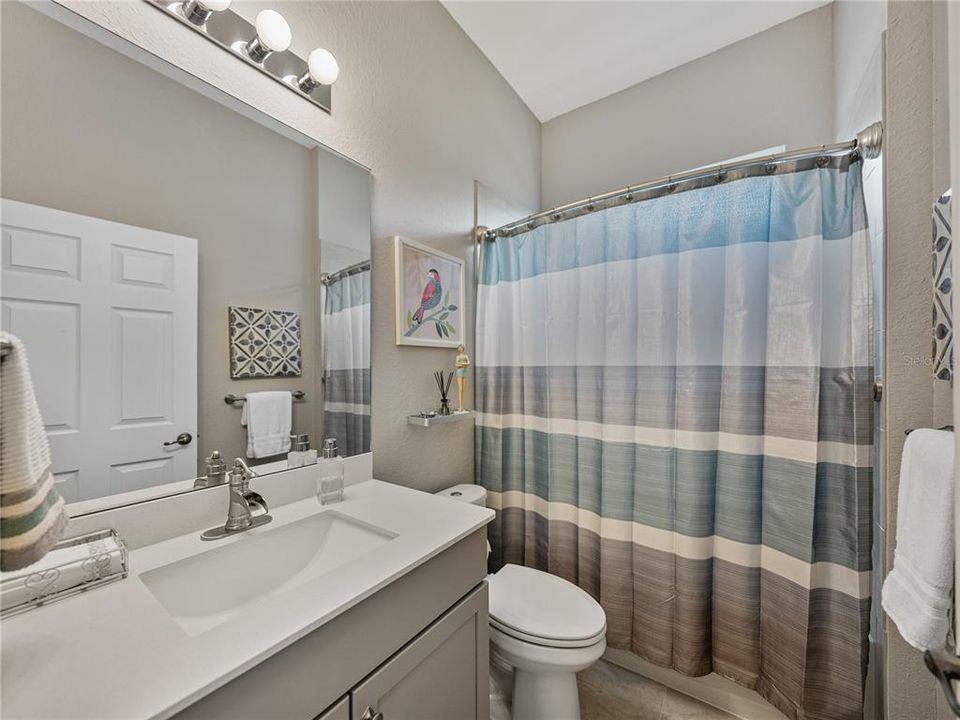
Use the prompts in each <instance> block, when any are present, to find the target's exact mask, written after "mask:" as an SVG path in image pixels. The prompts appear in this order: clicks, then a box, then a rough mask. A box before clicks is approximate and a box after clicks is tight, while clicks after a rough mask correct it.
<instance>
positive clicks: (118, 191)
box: [0, 2, 370, 514]
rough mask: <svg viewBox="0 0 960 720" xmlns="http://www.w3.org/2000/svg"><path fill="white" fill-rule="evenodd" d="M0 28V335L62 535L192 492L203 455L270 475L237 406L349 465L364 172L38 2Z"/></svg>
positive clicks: (358, 380) (17, 9) (356, 388)
mask: <svg viewBox="0 0 960 720" xmlns="http://www.w3.org/2000/svg"><path fill="white" fill-rule="evenodd" d="M38 7H39V8H40V9H39V10H38V9H37V8H38ZM0 12H2V18H0V24H2V45H0V47H2V61H0V72H2V77H0V81H2V84H3V88H4V98H5V102H4V103H3V107H2V136H0V143H2V147H3V155H2V166H0V192H2V216H0V224H2V276H0V299H2V317H0V323H2V327H3V329H4V330H6V331H8V332H10V333H12V334H13V335H15V336H17V337H18V338H20V339H21V340H22V341H23V343H24V344H25V346H26V348H27V352H28V356H29V360H30V365H31V370H32V376H33V382H34V386H35V389H36V393H37V397H38V401H39V404H40V409H41V413H42V415H43V418H44V423H45V425H46V428H47V432H48V437H49V439H50V445H51V451H52V455H53V464H54V467H53V471H54V475H55V478H56V481H57V487H58V489H59V490H60V492H61V494H62V495H63V496H64V497H65V498H66V500H67V502H68V503H71V504H72V506H71V509H70V511H71V514H79V513H82V512H87V511H91V510H95V509H99V508H102V507H108V506H111V505H116V504H121V503H126V502H132V501H137V500H141V499H144V498H147V497H154V496H157V495H162V494H168V493H171V492H181V491H186V490H189V489H193V488H194V487H195V486H196V487H202V486H203V485H204V483H203V482H202V481H200V482H197V478H202V476H204V475H205V473H206V468H207V465H206V463H205V459H206V458H208V457H210V456H211V454H212V453H213V452H214V451H217V452H219V454H220V455H221V456H222V458H223V459H224V460H225V461H226V462H227V463H230V462H231V461H232V460H233V458H235V457H242V458H246V459H247V461H248V462H249V464H250V465H251V466H252V467H253V469H254V470H255V471H256V472H258V473H266V472H274V471H279V470H285V469H287V467H288V459H287V454H286V451H285V450H282V449H281V451H280V452H275V453H269V452H268V451H269V450H274V449H276V447H275V446H274V445H270V443H267V444H266V445H264V447H263V452H257V451H255V450H254V451H252V448H251V445H253V444H255V443H254V438H251V437H250V434H252V433H248V430H249V427H250V423H248V425H247V427H244V426H243V425H241V417H242V416H244V415H245V410H244V408H245V405H246V403H245V399H246V398H247V397H248V396H249V395H250V394H251V393H257V392H261V391H280V392H289V393H291V405H290V407H291V408H292V412H291V415H292V421H291V427H290V432H291V434H294V435H309V436H310V441H311V443H312V447H313V448H314V449H317V448H319V447H321V445H322V441H323V439H324V438H329V437H333V438H336V439H337V443H338V446H339V449H340V454H341V455H349V454H356V453H363V452H367V451H369V450H370V441H369V437H370V432H369V424H370V420H369V416H370V174H369V171H368V170H367V169H366V168H363V167H361V166H359V165H357V164H356V163H353V162H351V161H350V160H348V159H345V158H343V157H342V156H339V155H337V154H335V153H333V152H331V151H329V150H328V149H326V148H324V147H322V146H319V145H318V144H317V143H316V142H315V141H312V140H311V139H309V138H307V137H305V136H299V135H298V134H297V133H295V132H294V131H292V130H289V129H287V130H286V131H285V132H277V131H276V130H275V128H276V126H277V123H276V121H275V120H272V119H269V118H266V117H264V118H263V119H262V121H258V119H257V116H256V111H254V110H253V109H252V108H249V109H247V111H246V112H243V113H239V112H237V111H236V110H235V109H234V108H231V107H230V106H229V103H225V102H221V101H220V99H221V98H219V97H218V93H219V91H217V90H215V89H214V88H206V91H205V90H204V86H203V84H202V83H200V82H199V81H197V80H196V79H195V78H186V77H178V74H179V73H182V71H180V70H178V69H176V68H173V67H172V66H169V67H162V65H163V63H162V61H158V60H157V59H156V58H154V57H153V56H149V57H147V56H144V57H138V52H142V51H140V50H139V49H136V48H133V47H132V46H131V47H130V48H124V51H123V52H118V50H116V49H114V48H112V47H108V46H107V45H106V44H103V43H101V42H100V39H102V38H98V36H97V32H104V31H102V30H101V29H99V28H96V29H94V28H95V26H91V27H90V28H89V31H87V30H86V29H84V28H83V26H82V25H83V23H84V22H86V21H83V20H80V19H78V18H73V17H71V18H70V23H69V25H72V27H71V26H69V25H68V24H67V23H66V22H65V21H64V20H65V17H64V14H69V15H72V14H71V13H69V11H68V10H65V9H63V8H60V7H59V6H56V5H54V4H53V3H44V4H42V5H39V6H38V5H33V4H31V5H26V4H23V3H20V2H3V3H0ZM77 23H79V24H80V28H81V29H84V32H80V31H78V29H76V27H77ZM116 42H118V39H117V38H112V43H114V44H115V43H116ZM148 60H149V62H148ZM158 64H159V65H160V66H161V67H158ZM160 70H163V72H161V71H160ZM181 80H182V82H181ZM188 80H189V82H188ZM198 88H199V89H198ZM18 98H20V100H18ZM317 112H320V111H319V110H318V111H317ZM321 328H322V332H321ZM260 397H261V398H262V397H263V396H260ZM231 399H232V400H231ZM253 404H254V405H257V404H258V403H256V402H255V403H253ZM281 405H282V403H281ZM264 407H266V410H264ZM273 410H275V408H273V409H272V410H271V408H270V407H269V405H267V406H263V405H261V406H260V408H259V409H257V410H256V412H257V413H258V414H257V421H256V422H255V423H254V424H257V423H259V426H260V427H263V422H265V421H264V420H263V419H262V418H263V417H265V416H264V415H263V413H264V412H270V411H273ZM280 412H281V413H282V412H283V409H282V408H281V410H280ZM288 412H290V411H288ZM280 424H281V425H282V424H283V423H282V421H281V423H280ZM292 449H295V448H292Z"/></svg>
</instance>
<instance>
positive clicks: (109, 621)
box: [2, 469, 493, 720]
mask: <svg viewBox="0 0 960 720" xmlns="http://www.w3.org/2000/svg"><path fill="white" fill-rule="evenodd" d="M310 473H311V470H310V469H304V470H302V471H300V472H296V473H295V472H291V473H283V474H280V475H277V476H272V477H270V478H259V479H255V481H254V486H255V487H257V482H256V481H257V480H259V481H260V485H259V487H258V490H259V491H260V492H262V493H263V495H264V496H265V497H267V498H269V497H270V486H279V485H280V483H282V482H283V478H284V476H292V477H293V479H292V480H290V482H291V483H292V484H294V485H296V484H297V482H300V484H301V485H302V486H303V487H306V486H307V485H308V484H309V483H308V482H306V480H310V478H308V476H309V475H310ZM298 478H299V480H298ZM222 490H225V488H213V489H211V490H209V491H206V492H205V493H203V494H204V495H206V494H207V492H209V493H211V494H212V495H217V496H219V495H222V494H223V493H221V492H220V491H222ZM192 495H193V498H194V499H195V498H196V494H192ZM218 499H224V498H218ZM175 500H177V499H176V498H170V499H166V500H159V501H156V503H164V502H166V503H170V502H172V501H175ZM224 501H225V500H224ZM179 502H183V499H180V500H179ZM220 507H221V509H223V508H224V507H225V506H220ZM168 509H169V508H168ZM118 512H120V511H118ZM140 512H142V510H141V511H140ZM271 514H272V516H273V521H272V522H271V523H270V524H268V525H265V526H261V527H257V528H254V529H252V530H249V531H247V532H244V533H240V534H238V535H236V536H232V537H228V538H226V539H224V540H219V541H215V542H203V541H201V540H200V535H199V532H196V531H191V532H189V533H184V534H181V535H178V536H176V537H170V538H168V539H164V540H161V541H160V542H154V543H152V544H147V545H144V546H143V547H135V548H133V549H132V550H131V552H130V566H131V574H130V576H129V577H128V578H126V579H125V580H122V581H119V582H117V583H114V584H113V585H110V586H106V587H102V588H98V589H96V590H93V591H91V592H88V593H85V594H83V595H80V596H77V597H74V598H69V599H67V600H64V601H62V602H57V603H54V604H51V605H49V606H47V607H42V608H39V609H37V610H33V611H30V612H27V613H24V614H23V615H20V616H17V617H13V618H10V619H7V620H5V621H4V623H3V631H4V642H3V648H2V650H3V653H2V671H3V676H4V681H5V682H4V684H3V697H2V703H3V709H4V716H5V717H9V718H57V717H60V718H66V717H71V718H79V717H87V718H94V717H96V718H131V717H137V718H168V717H177V718H182V719H184V720H186V719H188V718H190V719H192V718H205V719H209V718H241V717H246V718H266V717H269V718H291V719H293V718H297V719H302V720H313V719H314V718H318V717H320V718H324V719H325V720H326V719H336V720H347V719H348V718H349V719H350V720H390V719H391V718H394V719H396V718H417V719H418V720H428V719H429V718H437V719H438V720H440V719H443V720H457V719H460V718H463V719H464V720H467V719H472V718H484V719H485V718H487V717H489V708H488V703H489V698H488V639H487V632H488V630H487V622H488V620H487V587H486V583H485V581H484V577H485V575H486V533H485V529H484V526H485V525H486V524H487V523H488V522H489V521H490V520H491V519H492V517H493V511H491V510H488V509H485V508H479V507H475V506H472V505H467V504H464V503H457V502H453V501H450V500H447V499H445V498H441V497H436V496H433V495H428V494H425V493H421V492H417V491H414V490H410V489H407V488H402V487H399V486H395V485H391V484H388V483H383V482H378V481H376V480H368V481H366V482H361V483H359V484H355V485H351V486H349V487H348V488H347V499H346V500H345V501H344V502H342V503H338V504H335V505H329V506H321V505H320V504H319V503H318V502H317V500H316V499H315V498H314V497H312V496H311V497H307V498H304V499H297V500H294V501H293V502H289V503H287V504H285V505H281V506H279V507H274V508H271ZM192 521H193V522H194V523H195V524H199V523H198V519H197V518H193V519H192ZM202 522H207V517H206V516H204V518H203V521H202ZM121 534H122V533H121Z"/></svg>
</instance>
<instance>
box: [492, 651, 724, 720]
mask: <svg viewBox="0 0 960 720" xmlns="http://www.w3.org/2000/svg"><path fill="white" fill-rule="evenodd" d="M578 681H579V685H580V713H581V716H582V720H734V718H733V715H728V714H727V713H725V712H721V711H720V710H717V709H716V708H714V707H711V706H710V705H706V704H704V703H702V702H700V701H699V700H694V699H693V698H691V697H688V696H687V695H683V694H681V693H678V692H676V691H675V690H671V689H670V688H668V687H666V686H665V685H661V684H660V683H657V682H654V681H653V680H649V679H647V678H645V677H643V676H641V675H637V674H635V673H632V672H630V671H629V670H624V669H622V668H620V667H617V666H616V665H613V664H612V663H608V662H606V661H605V660H601V661H600V662H598V663H597V664H596V665H594V666H593V667H592V668H590V669H589V670H585V671H584V672H582V673H580V675H579V677H578ZM490 720H510V675H509V673H508V672H507V671H505V670H503V669H501V668H498V667H497V666H496V665H494V666H492V667H491V672H490ZM558 720H561V719H560V718H558Z"/></svg>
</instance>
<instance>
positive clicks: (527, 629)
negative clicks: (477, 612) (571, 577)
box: [487, 565, 607, 647]
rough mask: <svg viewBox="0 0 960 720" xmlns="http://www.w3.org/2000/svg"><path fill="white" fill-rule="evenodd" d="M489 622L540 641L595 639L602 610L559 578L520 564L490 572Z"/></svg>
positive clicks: (603, 619) (566, 643) (602, 626)
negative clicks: (491, 573)
mask: <svg viewBox="0 0 960 720" xmlns="http://www.w3.org/2000/svg"><path fill="white" fill-rule="evenodd" d="M487 582H488V583H489V585H490V621H491V624H492V625H493V626H494V627H496V628H498V629H499V630H501V631H503V632H506V633H507V634H509V635H513V636H514V637H517V638H519V639H521V640H528V641H531V642H535V643H539V644H542V645H556V646H558V647H571V646H582V645H592V644H593V643H594V642H598V641H599V639H600V638H601V637H603V635H604V633H605V632H606V629H607V616H606V614H605V613H604V612H603V608H602V607H600V605H599V604H598V603H597V601H596V600H594V599H593V598H592V597H590V596H589V595H588V594H587V593H585V592H584V591H583V590H581V589H580V588H578V587H577V586H576V585H574V584H573V583H569V582H567V581H566V580H564V579H563V578H559V577H557V576H556V575H550V574H549V573H545V572H541V571H540V570H534V569H533V568H528V567H522V566H520V565H504V566H503V568H502V569H501V570H500V571H499V572H497V573H495V574H493V575H491V576H489V577H488V578H487Z"/></svg>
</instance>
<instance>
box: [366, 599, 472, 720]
mask: <svg viewBox="0 0 960 720" xmlns="http://www.w3.org/2000/svg"><path fill="white" fill-rule="evenodd" d="M351 695H352V701H351V720H371V719H372V718H376V720H381V718H382V720H487V718H489V717H490V707H489V705H490V690H489V645H488V629H487V583H486V582H483V583H482V584H481V585H480V586H479V587H478V588H477V589H476V590H474V591H473V592H471V593H470V594H469V595H467V596H466V597H465V598H463V600H461V601H460V602H459V603H457V604H456V605H455V606H454V607H452V608H451V609H450V610H449V611H448V612H447V613H445V614H444V615H443V616H442V617H441V618H440V619H439V620H437V622H436V623H434V624H433V625H431V626H430V627H429V628H427V630H425V631H424V632H422V633H421V634H420V635H418V636H417V637H416V638H415V639H414V640H413V641H412V642H411V643H410V644H409V645H407V646H406V647H405V648H403V649H402V650H401V651H400V652H398V653H397V654H396V655H394V656H393V657H392V658H391V659H390V660H388V661H387V662H386V663H384V664H383V665H382V666H381V667H380V668H379V669H378V670H376V671H375V672H374V673H373V674H371V675H370V676H369V677H367V679H366V680H364V681H363V682H362V683H360V684H359V685H358V686H357V687H356V688H354V690H353V692H352V693H351Z"/></svg>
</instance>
